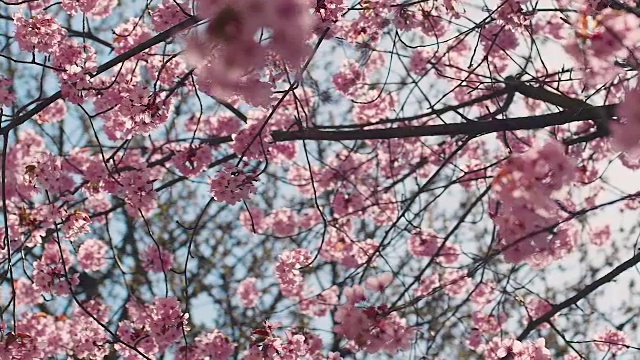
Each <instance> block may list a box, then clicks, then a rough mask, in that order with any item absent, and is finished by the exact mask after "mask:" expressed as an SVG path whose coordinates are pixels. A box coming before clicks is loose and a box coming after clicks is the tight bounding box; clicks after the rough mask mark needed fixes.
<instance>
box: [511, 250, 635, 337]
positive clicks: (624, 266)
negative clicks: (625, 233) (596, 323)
mask: <svg viewBox="0 0 640 360" xmlns="http://www.w3.org/2000/svg"><path fill="white" fill-rule="evenodd" d="M638 263H640V253H638V254H636V255H635V256H634V257H632V258H631V259H629V260H627V261H625V262H623V263H622V264H620V265H619V266H618V267H616V268H615V269H613V270H612V271H611V272H609V273H608V274H606V275H604V276H603V277H601V278H599V279H598V280H596V281H594V282H592V283H591V284H589V285H587V286H586V287H585V288H584V289H582V290H580V291H578V292H577V293H576V294H575V295H573V296H572V297H570V298H568V299H566V300H565V301H563V302H561V303H560V304H557V305H555V306H553V308H552V309H551V310H549V311H548V312H546V313H545V314H544V315H542V316H540V317H539V318H537V319H535V320H533V321H531V322H529V324H527V327H526V328H525V329H524V330H523V331H522V333H521V334H520V336H518V341H522V340H524V339H525V338H526V337H527V336H528V335H529V334H530V333H531V332H532V331H533V330H534V329H535V328H537V327H538V326H540V325H542V324H544V323H546V322H547V321H549V320H551V318H552V317H553V316H554V315H556V314H557V313H559V312H560V311H562V310H564V309H566V308H568V307H570V306H572V305H574V304H576V303H577V302H578V301H580V300H582V299H584V298H585V297H587V296H588V295H589V294H591V293H592V292H594V291H595V290H596V289H598V288H599V287H600V286H602V285H604V284H606V283H608V282H610V281H612V280H613V279H615V278H616V277H617V276H618V275H620V274H622V273H623V272H625V271H626V270H628V269H629V268H631V267H633V266H635V265H637V264H638Z"/></svg>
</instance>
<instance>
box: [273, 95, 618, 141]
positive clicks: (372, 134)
mask: <svg viewBox="0 0 640 360" xmlns="http://www.w3.org/2000/svg"><path fill="white" fill-rule="evenodd" d="M616 105H617V104H613V105H603V106H593V107H588V108H581V109H570V110H565V111H560V112H556V113H551V114H545V115H537V116H526V117H517V118H507V119H500V120H493V121H484V122H473V123H456V124H440V125H425V126H406V127H398V128H390V129H372V130H347V131H323V130H317V129H306V130H301V131H274V132H273V133H272V134H271V136H272V137H273V139H274V140H275V141H277V142H280V141H293V140H326V141H349V140H373V139H399V138H411V137H421V136H456V135H467V136H478V135H484V134H490V133H496V132H501V131H516V130H534V129H542V128H546V127H549V126H557V125H566V124H569V123H572V122H576V121H586V120H595V119H600V118H601V117H602V115H603V114H606V115H607V116H609V117H613V116H614V109H615V107H616Z"/></svg>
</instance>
